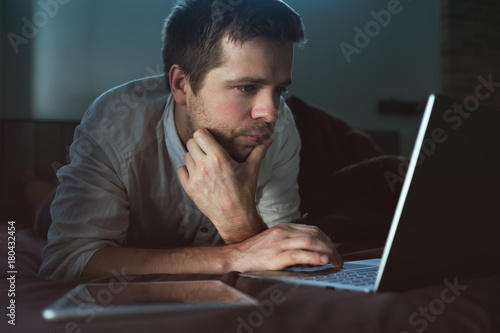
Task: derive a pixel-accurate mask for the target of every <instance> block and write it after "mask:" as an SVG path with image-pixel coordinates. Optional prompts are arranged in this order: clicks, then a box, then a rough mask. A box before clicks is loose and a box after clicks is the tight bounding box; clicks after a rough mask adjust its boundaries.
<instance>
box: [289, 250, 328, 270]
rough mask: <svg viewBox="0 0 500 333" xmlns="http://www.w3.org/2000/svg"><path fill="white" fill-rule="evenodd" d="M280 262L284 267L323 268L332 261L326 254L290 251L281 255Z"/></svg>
mask: <svg viewBox="0 0 500 333" xmlns="http://www.w3.org/2000/svg"><path fill="white" fill-rule="evenodd" d="M280 257H281V258H280V261H281V262H282V263H283V266H284V267H288V266H292V265H315V266H323V265H326V264H328V262H329V261H330V259H329V257H328V256H327V255H326V254H324V253H319V252H313V251H306V250H289V251H284V252H282V253H281V254H280Z"/></svg>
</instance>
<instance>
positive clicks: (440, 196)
mask: <svg viewBox="0 0 500 333" xmlns="http://www.w3.org/2000/svg"><path fill="white" fill-rule="evenodd" d="M477 101H478V99H477V98H475V97H470V98H468V99H466V100H465V101H459V100H455V99H451V98H447V97H445V96H441V95H436V94H432V95H431V96H430V97H429V99H428V101H427V105H426V108H425V111H424V115H423V119H422V122H421V125H420V129H419V132H418V135H417V139H416V142H415V147H414V150H413V153H412V156H411V159H410V163H409V166H408V169H407V171H406V177H405V178H404V182H403V187H402V190H401V195H400V198H399V201H398V204H397V207H396V210H395V214H394V218H393V221H392V225H391V228H390V231H389V235H388V238H387V241H386V244H385V248H384V251H383V254H382V258H381V259H370V260H361V261H351V262H346V263H345V264H344V267H343V268H342V269H336V268H334V267H333V266H332V265H326V266H322V267H294V268H289V269H287V270H285V271H262V272H249V273H245V274H241V275H242V276H247V277H253V278H259V279H263V280H271V281H279V282H286V283H293V284H297V283H300V284H308V285H316V286H323V287H331V288H336V289H346V290H358V291H365V292H377V291H387V290H390V291H402V290H409V289H414V288H418V287H423V286H428V285H442V284H443V283H447V282H446V281H448V282H449V283H454V284H460V281H463V280H465V279H468V278H473V277H480V276H485V275H489V274H494V273H497V272H500V260H499V259H500V249H498V247H497V244H500V242H499V237H500V232H499V231H500V128H499V127H500V111H496V110H490V109H487V108H484V107H481V106H479V105H478V104H477ZM403 170H404V168H403ZM388 186H389V185H388Z"/></svg>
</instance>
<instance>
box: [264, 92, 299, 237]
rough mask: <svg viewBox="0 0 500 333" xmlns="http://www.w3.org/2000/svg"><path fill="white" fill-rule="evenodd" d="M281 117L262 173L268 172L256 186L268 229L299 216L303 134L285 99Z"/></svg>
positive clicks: (281, 107) (282, 104)
mask: <svg viewBox="0 0 500 333" xmlns="http://www.w3.org/2000/svg"><path fill="white" fill-rule="evenodd" d="M279 115H280V116H279V118H278V121H277V122H276V126H275V129H274V133H275V134H274V135H273V144H272V145H271V147H269V149H268V151H267V153H266V158H264V160H263V163H262V165H261V169H260V172H261V173H263V174H265V176H264V177H263V181H259V183H260V184H258V187H257V208H258V211H259V214H260V216H261V218H262V220H263V221H264V223H266V224H267V226H268V227H269V228H271V227H273V226H275V225H277V224H279V223H281V222H292V221H295V220H297V219H299V218H300V211H299V206H300V197H299V191H298V184H297V176H298V174H299V166H300V148H301V141H300V136H299V133H298V131H297V128H296V127H295V121H294V119H293V115H292V113H291V111H290V109H289V108H288V106H287V105H286V104H285V102H284V101H283V100H282V103H281V106H280V111H279Z"/></svg>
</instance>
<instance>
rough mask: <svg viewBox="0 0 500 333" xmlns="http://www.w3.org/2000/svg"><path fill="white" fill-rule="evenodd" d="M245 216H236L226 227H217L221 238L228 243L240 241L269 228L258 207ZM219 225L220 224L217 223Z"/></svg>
mask: <svg viewBox="0 0 500 333" xmlns="http://www.w3.org/2000/svg"><path fill="white" fill-rule="evenodd" d="M249 211H251V212H252V211H253V214H252V213H248V214H246V215H245V216H241V217H236V218H234V220H236V221H237V222H236V221H233V222H231V223H226V224H225V225H226V226H227V227H228V228H226V229H222V228H220V227H219V228H217V231H218V232H219V234H220V236H221V238H222V239H223V240H224V242H225V243H226V244H234V243H240V242H243V241H244V240H247V239H249V238H251V237H253V236H255V235H257V234H259V233H261V232H262V231H264V230H266V229H267V225H266V224H265V223H264V221H262V219H261V218H260V216H259V214H258V213H257V210H256V209H253V210H249ZM215 225H216V226H217V225H218V224H217V223H215Z"/></svg>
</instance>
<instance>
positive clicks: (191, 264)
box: [82, 246, 232, 277]
mask: <svg viewBox="0 0 500 333" xmlns="http://www.w3.org/2000/svg"><path fill="white" fill-rule="evenodd" d="M230 255H231V251H230V249H229V248H227V246H220V247H194V248H183V249H172V250H163V249H133V248H123V247H107V248H102V249H99V250H97V251H96V252H95V253H94V255H93V256H92V258H90V261H89V262H88V264H87V266H86V267H85V269H84V271H83V273H82V277H91V276H108V275H112V273H111V272H112V271H113V270H115V271H119V272H124V273H125V274H128V275H135V274H191V273H207V274H223V273H226V272H228V271H231V270H232V261H231V259H230Z"/></svg>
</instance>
